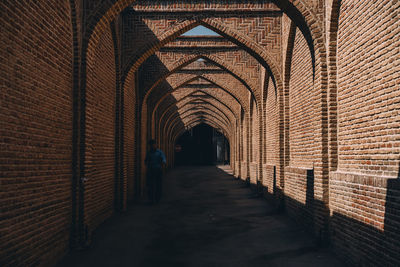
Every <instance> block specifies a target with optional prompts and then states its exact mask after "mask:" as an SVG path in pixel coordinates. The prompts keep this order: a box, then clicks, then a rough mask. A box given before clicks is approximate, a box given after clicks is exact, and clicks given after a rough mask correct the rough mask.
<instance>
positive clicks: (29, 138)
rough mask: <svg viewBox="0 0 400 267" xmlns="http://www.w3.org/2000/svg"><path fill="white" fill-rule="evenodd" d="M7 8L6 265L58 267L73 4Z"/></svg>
mask: <svg viewBox="0 0 400 267" xmlns="http://www.w3.org/2000/svg"><path fill="white" fill-rule="evenodd" d="M0 10H1V11H0V12H1V16H0V23H1V25H2V26H1V28H2V29H1V54H0V83H1V92H0V96H1V100H0V129H1V130H0V132H1V136H0V144H1V149H0V150H1V152H0V154H1V160H0V162H1V163H0V168H1V174H0V180H1V181H0V207H1V215H0V265H2V266H35V265H42V264H46V263H54V261H55V260H57V256H58V255H63V254H64V253H65V252H66V251H67V249H68V240H69V234H70V232H69V231H70V218H71V206H72V203H71V173H72V170H71V164H72V151H71V143H72V91H71V87H72V57H73V54H72V51H73V47H72V45H73V43H72V34H73V33H72V29H71V10H70V4H69V2H68V1H63V2H61V3H57V4H56V3H55V2H54V1H40V2H38V3H34V4H32V5H27V4H26V3H21V2H19V1H17V2H16V1H2V2H1V3H0ZM32 14H35V15H32ZM50 18H51V19H50Z"/></svg>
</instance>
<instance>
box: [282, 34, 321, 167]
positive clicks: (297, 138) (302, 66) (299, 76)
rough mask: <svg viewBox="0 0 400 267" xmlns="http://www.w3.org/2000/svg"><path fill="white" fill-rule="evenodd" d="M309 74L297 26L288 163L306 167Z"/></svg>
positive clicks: (308, 58)
mask: <svg viewBox="0 0 400 267" xmlns="http://www.w3.org/2000/svg"><path fill="white" fill-rule="evenodd" d="M314 105H315V98H314V96H313V76H312V64H311V56H310V50H309V48H308V46H307V43H306V40H305V38H304V36H303V34H302V33H301V31H300V30H299V29H297V30H296V36H295V41H294V47H293V56H292V67H291V73H290V83H289V103H288V106H289V114H288V117H289V143H290V165H291V166H297V167H310V166H312V164H313V150H314V149H313V146H314V142H313V141H314V128H313V120H315V118H314V117H315V115H316V114H315V113H313V111H314V110H313V106H314Z"/></svg>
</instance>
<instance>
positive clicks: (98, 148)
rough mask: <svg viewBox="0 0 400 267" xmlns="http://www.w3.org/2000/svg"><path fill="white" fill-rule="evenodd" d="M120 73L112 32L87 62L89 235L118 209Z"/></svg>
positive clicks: (86, 199) (86, 214)
mask: <svg viewBox="0 0 400 267" xmlns="http://www.w3.org/2000/svg"><path fill="white" fill-rule="evenodd" d="M115 85H116V72H115V56H114V44H113V39H112V35H111V30H110V29H109V30H108V31H105V32H104V33H103V35H102V36H101V37H100V42H99V43H98V46H97V47H96V48H95V50H94V51H90V54H89V56H88V59H87V86H86V101H87V104H86V155H85V161H86V162H85V163H86V177H85V178H87V182H86V183H85V222H86V224H87V225H88V227H89V233H90V231H92V230H93V229H94V228H96V227H97V226H98V225H99V224H100V223H101V222H103V221H104V220H105V219H106V218H108V217H109V216H110V215H111V214H112V213H113V210H114V192H115V179H114V177H115V96H116V91H115V90H116V87H115Z"/></svg>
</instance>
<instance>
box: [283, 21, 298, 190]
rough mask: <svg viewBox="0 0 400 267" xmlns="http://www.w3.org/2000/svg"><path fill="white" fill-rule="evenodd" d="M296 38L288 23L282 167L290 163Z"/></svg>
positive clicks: (292, 23) (294, 26)
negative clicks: (292, 81)
mask: <svg viewBox="0 0 400 267" xmlns="http://www.w3.org/2000/svg"><path fill="white" fill-rule="evenodd" d="M295 37H296V25H295V24H294V22H293V21H291V23H290V30H289V36H288V42H287V50H286V55H285V62H284V64H285V65H284V68H285V69H284V71H285V77H284V78H285V80H284V90H283V97H282V98H281V99H282V100H283V101H284V102H283V103H281V104H282V107H283V110H284V112H283V114H282V113H281V119H283V121H284V125H285V126H284V132H283V133H282V135H283V136H284V148H285V161H284V166H288V165H289V161H290V139H289V134H290V132H289V123H290V122H289V116H290V111H289V90H290V88H289V87H290V86H289V83H290V75H291V67H292V55H293V49H294V40H295ZM281 185H282V186H284V181H283V180H282V182H281Z"/></svg>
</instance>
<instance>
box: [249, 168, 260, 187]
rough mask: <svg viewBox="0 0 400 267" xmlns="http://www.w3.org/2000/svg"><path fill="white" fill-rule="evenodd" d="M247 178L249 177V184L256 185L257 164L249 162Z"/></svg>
mask: <svg viewBox="0 0 400 267" xmlns="http://www.w3.org/2000/svg"><path fill="white" fill-rule="evenodd" d="M249 176H250V183H251V184H253V185H256V184H257V181H258V176H259V175H258V164H257V162H250V165H249Z"/></svg>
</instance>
